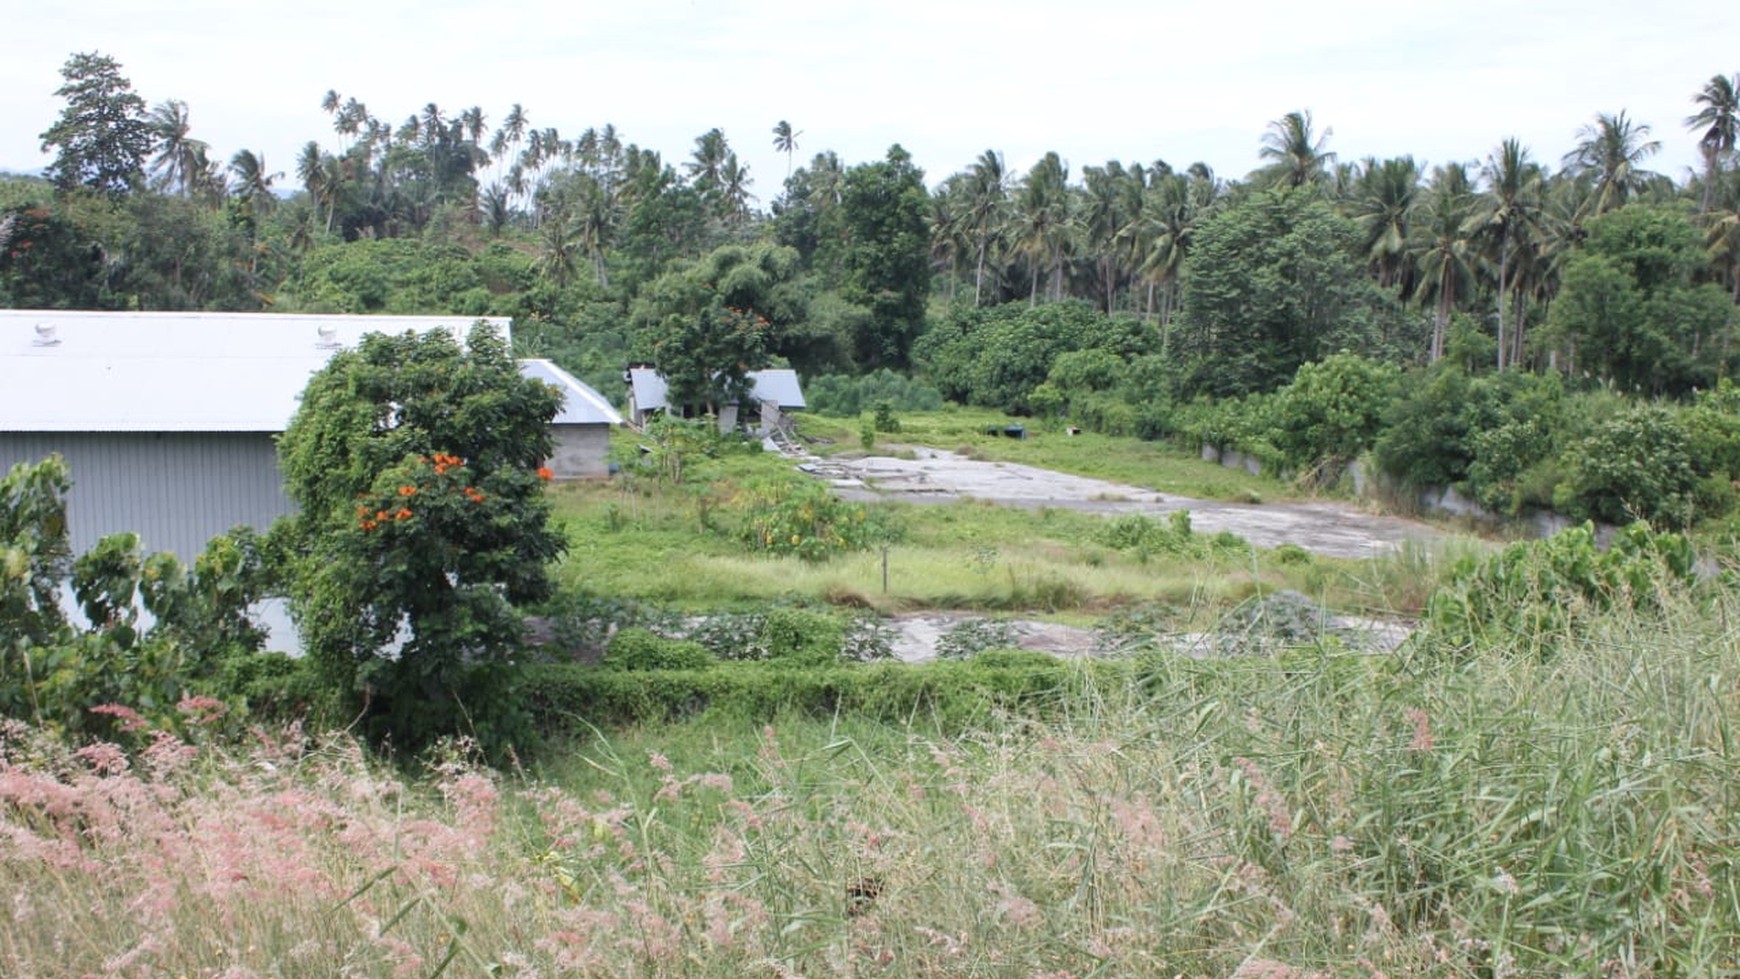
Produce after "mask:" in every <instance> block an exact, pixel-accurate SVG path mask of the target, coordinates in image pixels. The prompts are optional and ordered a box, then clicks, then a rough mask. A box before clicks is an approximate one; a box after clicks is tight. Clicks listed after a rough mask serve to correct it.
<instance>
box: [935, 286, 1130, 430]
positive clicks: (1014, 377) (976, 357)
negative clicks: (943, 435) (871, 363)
mask: <svg viewBox="0 0 1740 979" xmlns="http://www.w3.org/2000/svg"><path fill="white" fill-rule="evenodd" d="M1157 342H1158V339H1157V338H1156V337H1154V336H1153V335H1152V333H1151V331H1149V330H1147V329H1145V328H1144V327H1143V325H1142V324H1141V323H1140V321H1138V320H1134V319H1130V318H1124V317H1118V318H1114V317H1107V316H1103V315H1101V314H1100V313H1098V312H1095V311H1094V309H1093V307H1092V306H1090V305H1088V304H1087V303H1080V302H1064V303H1047V304H1045V305H1043V306H1029V305H1026V304H1023V303H1013V304H1009V305H1005V306H998V307H994V308H992V309H975V308H971V307H955V308H952V309H950V310H949V312H948V315H947V316H946V317H945V318H944V320H943V321H942V322H941V323H939V324H937V325H936V326H935V327H934V328H933V329H932V330H931V331H930V332H929V333H927V334H925V335H924V337H923V338H922V339H921V340H920V341H919V344H918V347H917V348H916V349H915V351H914V356H915V358H916V359H917V360H918V362H919V364H920V365H921V367H922V368H923V370H924V372H925V374H926V376H927V377H928V378H929V379H930V381H931V382H932V383H934V384H935V385H936V386H937V389H938V390H939V391H941V392H942V395H943V396H944V397H946V398H949V399H951V400H953V401H958V402H962V403H965V404H974V405H983V406H985V407H988V408H998V409H1001V410H1003V411H1007V412H1009V413H1011V414H1017V415H1026V414H1032V413H1033V410H1034V405H1033V401H1032V398H1033V392H1034V390H1035V389H1037V388H1038V387H1039V385H1041V384H1043V383H1045V382H1046V381H1047V380H1048V379H1050V381H1051V384H1052V386H1053V387H1054V388H1056V387H1057V386H1058V382H1059V381H1060V380H1061V381H1063V382H1064V383H1065V384H1069V385H1071V387H1070V388H1069V389H1068V390H1065V391H1063V393H1064V394H1065V395H1066V396H1067V395H1068V394H1069V393H1072V392H1086V391H1092V390H1100V389H1101V387H1100V386H1101V385H1103V384H1104V383H1105V382H1106V381H1108V380H1110V379H1115V378H1117V377H1119V376H1120V375H1121V373H1122V364H1123V363H1124V361H1125V360H1126V359H1127V358H1131V357H1134V356H1137V355H1140V354H1144V353H1148V352H1150V350H1151V348H1152V347H1153V345H1154V344H1156V343H1157ZM1075 351H1093V352H1094V353H1091V354H1084V355H1083V357H1082V358H1078V359H1075V360H1070V361H1065V362H1064V373H1063V374H1061V375H1058V376H1056V377H1053V376H1052V372H1053V369H1054V367H1055V365H1056V364H1057V362H1058V360H1059V358H1060V357H1061V356H1062V355H1065V354H1068V353H1071V352H1075ZM1114 361H1115V362H1116V363H1114Z"/></svg>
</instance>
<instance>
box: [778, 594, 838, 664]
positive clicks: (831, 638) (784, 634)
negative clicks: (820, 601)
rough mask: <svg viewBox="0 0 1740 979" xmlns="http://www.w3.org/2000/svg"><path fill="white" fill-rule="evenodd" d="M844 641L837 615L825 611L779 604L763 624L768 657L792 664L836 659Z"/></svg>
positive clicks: (821, 662) (820, 662) (826, 661)
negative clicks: (786, 606) (783, 606)
mask: <svg viewBox="0 0 1740 979" xmlns="http://www.w3.org/2000/svg"><path fill="white" fill-rule="evenodd" d="M844 642H845V630H844V629H843V628H842V627H841V625H840V622H839V620H838V619H836V618H834V617H833V616H831V615H828V614H825V613H822V612H810V611H806V610H804V609H795V608H780V609H774V610H773V611H771V612H768V613H767V616H766V617H765V618H764V619H763V620H762V624H761V645H762V648H763V649H765V650H766V651H767V658H768V659H770V660H775V661H778V662H782V663H790V664H792V665H803V664H825V663H833V662H837V661H838V660H839V658H840V649H841V646H842V645H843V643H844Z"/></svg>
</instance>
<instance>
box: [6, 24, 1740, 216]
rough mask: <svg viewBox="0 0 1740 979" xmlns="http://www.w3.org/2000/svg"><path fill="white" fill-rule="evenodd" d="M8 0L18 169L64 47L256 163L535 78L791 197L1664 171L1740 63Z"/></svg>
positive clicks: (682, 151)
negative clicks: (1274, 160)
mask: <svg viewBox="0 0 1740 979" xmlns="http://www.w3.org/2000/svg"><path fill="white" fill-rule="evenodd" d="M10 6H11V9H10V10H8V11H7V12H6V13H5V14H4V15H3V16H0V23H3V25H4V28H5V34H6V35H7V38H8V43H7V44H6V53H5V56H4V57H3V58H0V169H5V170H12V171H22V172H35V171H38V170H40V169H41V167H42V166H43V165H44V164H45V163H46V162H47V161H48V156H47V155H45V154H43V153H41V152H40V150H39V145H40V141H41V140H40V135H41V133H42V132H43V131H44V130H45V129H47V128H48V127H49V126H50V125H51V124H52V123H53V122H54V120H55V118H56V117H57V116H58V115H59V113H60V110H61V108H62V105H63V103H62V102H61V100H59V99H57V98H56V97H55V96H54V94H53V93H54V91H55V89H56V88H58V87H59V86H60V84H61V78H60V74H59V71H60V68H61V66H62V64H64V63H65V61H66V59H67V57H68V56H69V55H71V54H72V53H74V52H79V51H99V52H102V53H103V54H107V55H109V56H110V57H113V58H115V59H116V60H117V61H119V62H120V63H121V65H122V67H123V71H124V73H125V75H126V76H127V77H128V78H129V79H131V81H132V83H133V87H134V90H135V91H136V92H138V94H139V95H140V96H142V97H143V98H144V99H145V100H146V101H147V102H148V103H149V104H151V105H156V104H157V103H159V102H162V101H164V100H167V99H172V98H174V99H181V100H182V101H184V102H186V103H187V104H188V107H189V110H190V115H191V121H192V125H193V132H192V135H193V136H194V137H196V138H199V139H203V140H205V141H206V142H207V143H209V144H210V145H211V147H212V150H213V153H214V155H215V156H219V157H221V158H222V159H225V160H227V159H228V158H229V157H230V156H231V155H232V154H234V153H235V152H236V151H237V150H238V149H242V148H247V149H251V150H254V151H255V152H261V153H264V154H265V157H266V160H267V163H268V166H269V168H270V169H272V170H282V171H287V172H291V175H290V176H287V177H286V178H284V180H283V181H281V182H280V186H283V187H292V186H294V185H295V183H296V181H295V178H294V174H293V171H294V168H295V158H296V154H297V152H298V150H299V149H300V148H301V146H302V144H304V143H306V142H307V141H308V140H310V139H316V140H319V141H320V142H321V144H322V145H323V146H325V147H327V148H328V149H335V148H337V146H338V137H337V136H336V135H335V134H334V133H333V130H332V124H331V118H330V117H329V116H327V115H326V114H325V113H323V112H322V111H321V109H320V102H321V97H322V96H323V95H324V94H325V93H326V91H327V90H328V89H334V90H337V91H338V92H339V93H340V95H341V96H343V97H346V98H350V97H355V98H357V99H359V100H361V101H362V102H364V103H366V104H367V105H368V107H369V110H370V112H371V113H372V114H374V115H375V116H376V117H378V118H380V119H382V120H385V121H387V122H390V123H393V124H394V125H397V124H398V123H399V122H402V121H403V120H404V119H405V117H406V116H408V115H410V114H412V113H415V112H418V111H419V110H421V109H422V107H423V106H424V105H425V104H427V103H429V102H434V103H436V104H437V105H439V106H440V107H441V109H442V110H443V111H444V112H445V113H447V114H449V115H453V114H457V113H458V112H459V111H460V110H462V109H465V108H467V107H470V106H473V105H476V106H481V107H482V108H483V110H484V112H485V114H486V116H487V118H488V121H489V122H490V123H491V124H492V125H493V124H494V123H496V122H498V121H500V120H501V119H502V118H503V117H504V116H505V115H506V113H507V111H508V109H509V107H510V106H512V105H513V104H514V103H515V102H518V103H520V104H522V105H523V106H524V107H525V110H526V113H527V115H528V116H529V118H530V121H531V123H532V124H533V125H534V126H536V127H537V128H540V129H541V128H545V127H551V126H553V127H555V128H557V129H558V130H559V131H560V132H561V134H562V135H563V136H564V137H566V138H570V139H571V138H573V137H575V136H577V135H578V134H579V133H580V132H581V131H582V130H584V129H585V128H586V127H588V126H603V125H604V124H605V123H615V124H616V127H617V130H618V132H619V133H620V134H621V135H622V137H623V139H624V141H625V142H633V143H637V144H639V145H640V146H642V147H644V148H648V149H654V150H658V151H659V152H660V153H662V154H663V155H664V158H665V160H666V161H667V162H671V163H681V162H682V161H683V160H685V159H687V158H688V156H689V153H690V151H691V149H692V148H693V145H694V139H695V137H696V136H697V135H699V134H701V133H702V132H704V131H706V130H708V129H710V128H712V127H715V126H718V127H720V128H722V129H724V131H725V134H726V136H727V138H728V139H729V140H730V142H731V145H732V147H733V148H734V149H735V150H736V151H737V152H738V155H739V157H740V159H742V160H743V161H744V162H746V163H747V164H748V165H749V166H750V172H751V176H752V177H753V178H754V180H755V183H754V187H753V191H754V192H755V194H756V195H757V196H758V198H759V199H760V202H761V206H762V207H765V206H766V204H767V202H769V201H771V200H772V199H773V198H774V197H775V196H777V195H778V193H779V188H780V186H781V184H782V183H783V181H784V178H785V172H786V161H785V158H784V157H783V156H782V155H780V154H778V153H776V152H775V151H774V149H773V146H772V140H773V136H772V133H771V130H772V128H773V126H774V124H775V123H777V122H778V121H779V120H781V119H788V120H790V121H791V123H792V125H793V127H794V128H796V129H798V130H800V131H801V135H800V136H799V137H798V153H797V159H798V164H799V165H802V163H803V162H804V161H805V160H807V159H808V158H809V157H810V156H811V155H812V154H814V153H815V152H817V151H820V150H825V149H832V150H834V151H836V152H837V153H839V154H840V156H841V157H842V158H843V159H844V160H845V161H846V162H847V163H859V162H864V161H866V160H871V159H879V158H881V157H882V155H883V154H884V152H885V151H886V150H887V148H888V146H889V145H890V144H892V143H900V144H902V145H903V146H905V147H906V149H907V150H908V151H909V152H910V153H911V154H912V156H913V159H914V161H915V162H916V163H917V164H918V165H919V166H921V167H923V168H924V169H925V171H926V173H927V175H928V179H929V180H930V182H931V183H932V184H934V183H936V182H937V181H938V180H940V179H942V178H943V177H945V176H947V175H948V174H950V173H952V172H955V171H957V170H960V169H963V168H965V167H966V166H967V165H968V164H969V163H971V162H972V160H973V159H974V158H975V157H976V156H978V155H979V153H981V152H982V151H984V150H985V149H995V150H998V151H1000V152H1002V153H1003V154H1004V155H1005V158H1006V160H1007V163H1008V166H1009V168H1010V169H1011V170H1012V171H1016V172H1021V171H1025V170H1026V168H1027V167H1029V166H1031V165H1032V163H1033V162H1034V161H1035V160H1037V159H1038V158H1039V157H1040V156H1041V155H1042V154H1044V153H1045V152H1046V151H1047V150H1056V151H1057V152H1058V153H1060V154H1061V155H1062V156H1063V157H1064V159H1065V160H1066V161H1067V162H1068V163H1069V164H1070V168H1071V169H1070V172H1071V178H1072V179H1079V175H1080V172H1081V167H1082V166H1084V165H1088V164H1099V163H1104V162H1105V161H1106V160H1108V159H1118V160H1121V161H1125V162H1144V163H1146V162H1150V161H1153V160H1156V159H1164V160H1166V161H1167V162H1169V163H1171V164H1172V165H1174V166H1175V167H1178V168H1180V169H1182V168H1183V167H1185V166H1187V165H1188V164H1190V163H1191V162H1193V161H1196V160H1202V161H1205V162H1207V163H1208V164H1209V165H1210V166H1212V167H1214V169H1215V170H1216V172H1218V173H1220V174H1221V175H1223V176H1228V177H1238V176H1242V175H1244V174H1245V173H1247V172H1249V171H1250V170H1251V169H1253V168H1254V167H1255V166H1257V163H1258V159H1257V149H1258V141H1259V139H1260V138H1261V136H1262V133H1263V131H1264V128H1265V127H1266V126H1267V124H1268V123H1269V121H1271V120H1273V119H1276V118H1278V117H1280V116H1282V115H1283V114H1285V113H1287V112H1289V111H1292V110H1295V109H1308V110H1310V111H1311V113H1312V114H1313V116H1314V118H1315V119H1316V121H1317V124H1318V125H1319V126H1320V127H1332V128H1333V130H1334V135H1333V137H1332V138H1331V140H1330V147H1329V148H1330V149H1331V150H1334V151H1336V152H1338V153H1339V154H1340V155H1341V158H1342V159H1343V160H1351V159H1357V158H1360V157H1365V156H1377V157H1387V156H1395V155H1399V154H1403V153H1412V154H1413V155H1414V156H1415V157H1416V159H1421V160H1424V161H1427V162H1430V163H1441V162H1444V161H1447V160H1454V159H1461V160H1471V161H1473V160H1478V159H1480V158H1483V157H1484V156H1486V155H1487V154H1488V153H1489V152H1491V150H1492V149H1493V147H1495V146H1496V145H1497V144H1498V143H1499V141H1501V140H1502V139H1504V138H1506V137H1509V136H1516V137H1518V138H1520V139H1521V140H1522V141H1523V143H1524V145H1526V146H1528V147H1530V149H1531V150H1532V151H1533V153H1534V155H1535V157H1536V159H1539V160H1541V161H1543V162H1546V163H1549V164H1552V165H1553V166H1555V167H1556V166H1557V165H1558V161H1559V159H1560V157H1561V156H1563V155H1564V153H1566V152H1567V151H1568V150H1569V149H1570V148H1571V146H1572V145H1573V143H1574V142H1575V140H1576V133H1577V130H1578V128H1579V127H1581V126H1583V125H1585V124H1587V123H1589V122H1590V121H1591V120H1592V119H1593V117H1594V115H1595V114H1596V113H1597V112H1617V111H1619V110H1621V109H1623V110H1627V111H1628V112H1630V114H1631V116H1632V117H1633V118H1634V119H1636V120H1637V121H1639V122H1643V123H1647V124H1649V125H1650V126H1652V127H1653V129H1654V136H1655V138H1657V139H1659V140H1661V142H1662V150H1661V152H1660V154H1659V155H1657V156H1656V157H1655V158H1654V160H1653V161H1652V165H1653V168H1654V169H1656V170H1658V171H1660V172H1664V173H1668V174H1671V175H1673V176H1674V177H1675V178H1676V179H1681V180H1683V179H1684V177H1685V175H1686V172H1687V170H1688V169H1689V168H1691V167H1694V166H1697V165H1698V155H1697V151H1696V147H1695V145H1694V141H1693V138H1692V137H1691V136H1690V135H1689V134H1688V132H1687V130H1686V128H1685V126H1684V119H1685V117H1686V116H1687V115H1689V114H1690V113H1691V112H1693V111H1694V106H1693V105H1692V102H1691V97H1692V95H1693V94H1694V93H1695V92H1696V91H1698V89H1699V88H1701V87H1702V85H1703V84H1704V82H1705V81H1707V80H1708V79H1709V78H1710V76H1711V75H1714V74H1717V73H1724V74H1728V73H1733V72H1736V71H1740V3H1731V2H1721V0H1655V2H1653V3H1649V4H1638V3H1624V4H1621V3H1618V2H1613V0H1580V2H1561V0H1537V2H1531V3H1517V2H1513V0H1462V2H1459V3H1454V4H1445V3H1432V4H1429V5H1428V4H1421V5H1418V7H1416V6H1415V5H1414V4H1410V3H1407V2H1406V0H1354V2H1332V3H1317V4H1302V3H1297V2H1288V3H1279V2H1271V0H1244V2H1230V3H1226V2H1223V3H1213V2H1200V0H1199V2H1191V3H1176V2H1171V0H1165V2H1141V0H1073V2H1071V0H1043V2H1041V0H1002V2H999V3H995V4H990V3H979V2H972V3H961V2H950V0H878V2H859V0H849V2H830V0H794V2H786V0H778V2H775V0H694V2H691V0H617V2H614V3H608V4H606V3H599V2H595V0H570V2H563V3H558V2H536V0H507V2H495V3H484V2H469V3H467V2H458V0H347V2H338V0H303V2H300V3H295V4H290V5H288V6H277V7H252V6H250V5H248V4H245V3H237V2H235V0H195V2H188V0H165V2H162V3H151V4H147V3H142V2H140V0H74V2H69V3H49V2H42V0H18V2H16V3H14V4H11V5H10Z"/></svg>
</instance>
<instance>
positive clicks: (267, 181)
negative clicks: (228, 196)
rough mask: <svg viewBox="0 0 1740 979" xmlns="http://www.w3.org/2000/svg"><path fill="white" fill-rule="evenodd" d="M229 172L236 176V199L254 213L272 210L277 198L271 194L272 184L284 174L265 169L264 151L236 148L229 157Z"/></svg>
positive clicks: (262, 213)
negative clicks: (257, 151)
mask: <svg viewBox="0 0 1740 979" xmlns="http://www.w3.org/2000/svg"><path fill="white" fill-rule="evenodd" d="M230 174H231V175H232V176H234V177H235V178H236V183H235V191H236V199H237V200H239V201H241V202H242V203H243V204H246V205H247V206H248V207H249V209H251V210H252V211H253V212H254V213H256V214H260V215H265V214H267V213H269V212H270V211H271V210H272V205H273V204H274V203H275V202H276V200H277V198H276V197H274V196H273V194H272V185H273V184H274V183H277V181H278V178H279V177H282V176H284V174H283V172H282V171H279V172H277V173H273V172H272V171H270V170H267V169H266V155H265V154H264V153H255V152H254V151H253V150H237V151H236V155H235V156H233V157H231V158H230Z"/></svg>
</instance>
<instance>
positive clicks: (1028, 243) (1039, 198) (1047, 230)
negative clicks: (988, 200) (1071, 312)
mask: <svg viewBox="0 0 1740 979" xmlns="http://www.w3.org/2000/svg"><path fill="white" fill-rule="evenodd" d="M1069 204H1070V197H1069V168H1068V167H1066V166H1065V165H1064V163H1063V159H1062V158H1061V157H1059V156H1058V155H1057V154H1056V153H1047V154H1045V156H1044V157H1043V158H1041V159H1040V161H1039V162H1038V163H1035V164H1034V165H1033V169H1031V170H1029V171H1027V178H1026V179H1025V180H1023V181H1022V182H1021V186H1020V189H1019V190H1018V191H1017V192H1016V195H1015V218H1014V234H1015V247H1016V250H1017V251H1019V252H1021V253H1022V254H1023V255H1025V256H1026V257H1027V264H1028V268H1029V270H1030V281H1029V283H1028V294H1027V301H1028V302H1029V303H1036V302H1038V301H1039V270H1040V268H1041V267H1043V268H1045V269H1046V271H1047V273H1048V274H1049V276H1050V280H1051V284H1050V297H1051V298H1052V299H1053V300H1056V299H1059V298H1061V296H1062V292H1063V250H1064V245H1065V244H1066V243H1067V242H1068V241H1069V237H1070V234H1071V231H1072V226H1071V223H1070V213H1069Z"/></svg>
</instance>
